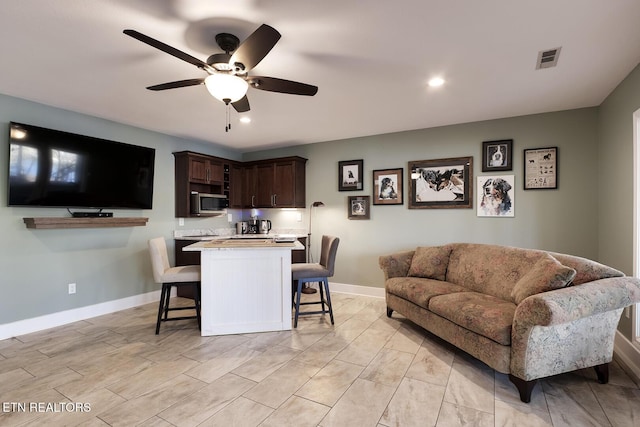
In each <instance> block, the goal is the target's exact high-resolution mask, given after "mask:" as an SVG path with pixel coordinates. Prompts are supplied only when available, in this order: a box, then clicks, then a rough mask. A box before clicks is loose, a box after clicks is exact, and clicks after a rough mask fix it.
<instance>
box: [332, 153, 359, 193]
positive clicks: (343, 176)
mask: <svg viewBox="0 0 640 427" xmlns="http://www.w3.org/2000/svg"><path fill="white" fill-rule="evenodd" d="M362 165H363V161H362V160H343V161H340V162H338V191H358V190H362V189H363V185H364V184H363V182H362V181H363V176H362Z"/></svg>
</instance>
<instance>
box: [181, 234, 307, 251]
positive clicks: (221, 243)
mask: <svg viewBox="0 0 640 427" xmlns="http://www.w3.org/2000/svg"><path fill="white" fill-rule="evenodd" d="M269 248H272V249H290V250H303V249H304V245H303V244H302V243H300V242H299V241H298V240H295V241H293V242H278V241H276V240H275V239H273V238H264V237H263V238H261V239H260V238H248V239H247V238H226V239H212V240H206V241H201V242H197V243H193V244H191V245H189V246H185V247H184V248H183V249H182V250H183V251H210V250H227V249H231V250H233V249H269Z"/></svg>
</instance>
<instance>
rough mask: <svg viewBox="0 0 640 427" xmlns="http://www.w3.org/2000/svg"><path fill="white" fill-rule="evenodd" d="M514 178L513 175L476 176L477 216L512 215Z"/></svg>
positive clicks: (513, 207)
mask: <svg viewBox="0 0 640 427" xmlns="http://www.w3.org/2000/svg"><path fill="white" fill-rule="evenodd" d="M514 179H515V176H514V175H500V176H490V175H483V176H479V177H478V209H477V212H478V216H497V217H512V216H514V209H515V185H514Z"/></svg>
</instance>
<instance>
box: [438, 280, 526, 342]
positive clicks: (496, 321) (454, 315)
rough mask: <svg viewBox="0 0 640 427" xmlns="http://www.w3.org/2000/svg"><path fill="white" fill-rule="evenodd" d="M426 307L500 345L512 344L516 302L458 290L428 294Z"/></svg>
mask: <svg viewBox="0 0 640 427" xmlns="http://www.w3.org/2000/svg"><path fill="white" fill-rule="evenodd" d="M429 310H431V311H432V312H433V313H435V314H437V315H439V316H442V317H444V318H445V319H447V320H450V321H451V322H453V323H455V324H456V325H459V326H462V327H463V328H465V329H468V330H470V331H472V332H475V333H477V334H480V335H482V336H484V337H486V338H489V339H490V340H493V341H495V342H497V343H498V344H502V345H511V325H512V324H513V316H514V314H515V311H516V305H515V304H514V303H512V302H511V301H505V300H502V299H500V298H496V297H493V296H491V295H485V294H480V293H477V292H460V293H454V294H448V295H440V296H435V297H433V298H431V300H430V301H429Z"/></svg>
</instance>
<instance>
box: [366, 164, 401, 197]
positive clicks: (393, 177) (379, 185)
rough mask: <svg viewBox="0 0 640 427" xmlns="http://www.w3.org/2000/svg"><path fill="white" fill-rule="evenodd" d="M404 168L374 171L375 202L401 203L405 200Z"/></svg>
mask: <svg viewBox="0 0 640 427" xmlns="http://www.w3.org/2000/svg"><path fill="white" fill-rule="evenodd" d="M402 172H403V170H402V168H396V169H378V170H374V171H373V204H374V205H401V204H403V203H404V201H403V197H402V195H403V192H404V191H403V189H402Z"/></svg>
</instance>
